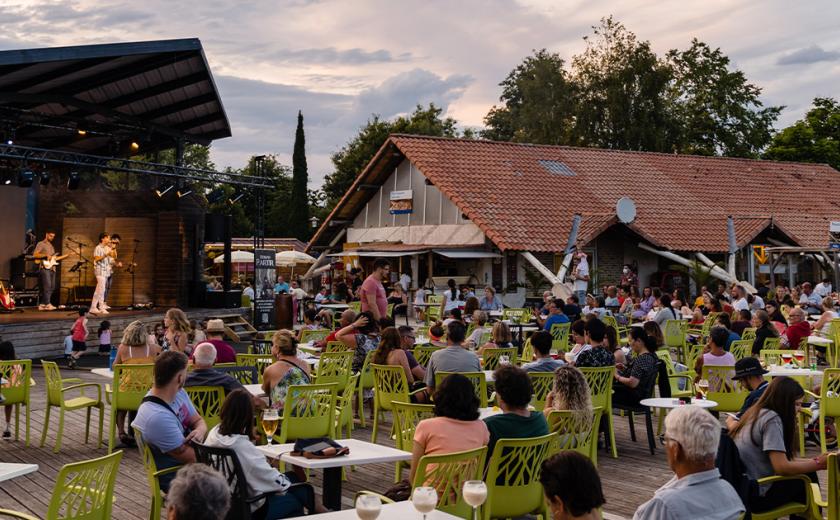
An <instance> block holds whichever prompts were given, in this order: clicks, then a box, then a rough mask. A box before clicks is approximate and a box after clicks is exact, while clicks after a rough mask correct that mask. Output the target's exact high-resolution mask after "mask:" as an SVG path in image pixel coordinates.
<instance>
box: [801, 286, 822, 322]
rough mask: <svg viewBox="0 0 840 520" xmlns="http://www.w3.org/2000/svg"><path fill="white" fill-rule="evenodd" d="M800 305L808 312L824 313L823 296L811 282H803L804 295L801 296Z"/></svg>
mask: <svg viewBox="0 0 840 520" xmlns="http://www.w3.org/2000/svg"><path fill="white" fill-rule="evenodd" d="M799 305H800V307H802V308H803V309H805V312H807V313H808V314H822V298H820V296H819V295H818V294H817V292H816V291H814V289H813V287H812V286H811V282H805V283H803V284H802V295H801V296H800V297H799Z"/></svg>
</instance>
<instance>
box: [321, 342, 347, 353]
mask: <svg viewBox="0 0 840 520" xmlns="http://www.w3.org/2000/svg"><path fill="white" fill-rule="evenodd" d="M348 351H350V346H349V345H347V344H346V343H344V342H342V341H328V342H327V345H326V346H325V347H324V352H348Z"/></svg>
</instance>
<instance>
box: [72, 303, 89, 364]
mask: <svg viewBox="0 0 840 520" xmlns="http://www.w3.org/2000/svg"><path fill="white" fill-rule="evenodd" d="M87 322H88V317H87V312H85V310H84V309H79V317H78V318H77V319H76V323H74V324H73V329H72V330H73V353H72V354H70V359H68V360H67V367H68V368H76V361H77V360H78V359H79V358H80V357H82V354H83V353H84V352H85V350H87V345H85V340H86V339H87V335H88V328H87Z"/></svg>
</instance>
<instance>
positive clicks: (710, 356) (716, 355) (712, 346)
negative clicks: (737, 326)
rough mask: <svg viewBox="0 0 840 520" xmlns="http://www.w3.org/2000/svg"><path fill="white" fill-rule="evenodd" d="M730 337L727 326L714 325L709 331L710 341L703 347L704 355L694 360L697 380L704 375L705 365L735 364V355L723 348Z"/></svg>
mask: <svg viewBox="0 0 840 520" xmlns="http://www.w3.org/2000/svg"><path fill="white" fill-rule="evenodd" d="M728 337H729V331H728V330H726V329H725V328H723V327H712V329H711V330H710V331H709V341H708V342H707V343H706V346H705V347H704V348H703V355H702V356H698V357H697V361H695V362H694V372H695V373H696V374H697V378H696V379H695V381H699V380H700V378H701V377H702V374H703V365H714V366H735V356H734V355H732V352H726V351H725V350H724V349H723V347H724V345H726V341H727V338H728ZM715 390H716V389H715Z"/></svg>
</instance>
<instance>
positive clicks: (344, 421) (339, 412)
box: [335, 374, 359, 434]
mask: <svg viewBox="0 0 840 520" xmlns="http://www.w3.org/2000/svg"><path fill="white" fill-rule="evenodd" d="M358 386H359V374H353V375H352V376H351V377H350V380H349V381H348V382H347V385H346V386H345V387H344V390H343V391H342V392H341V393H340V394H339V395H338V396H337V397H336V399H335V408H336V411H335V413H336V417H337V418H338V420H337V424H336V430H335V432H336V434H340V433H341V430H340V428H341V427H342V426H345V425H350V426H352V425H353V394H354V393H355V392H356V389H357V387H358Z"/></svg>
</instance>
